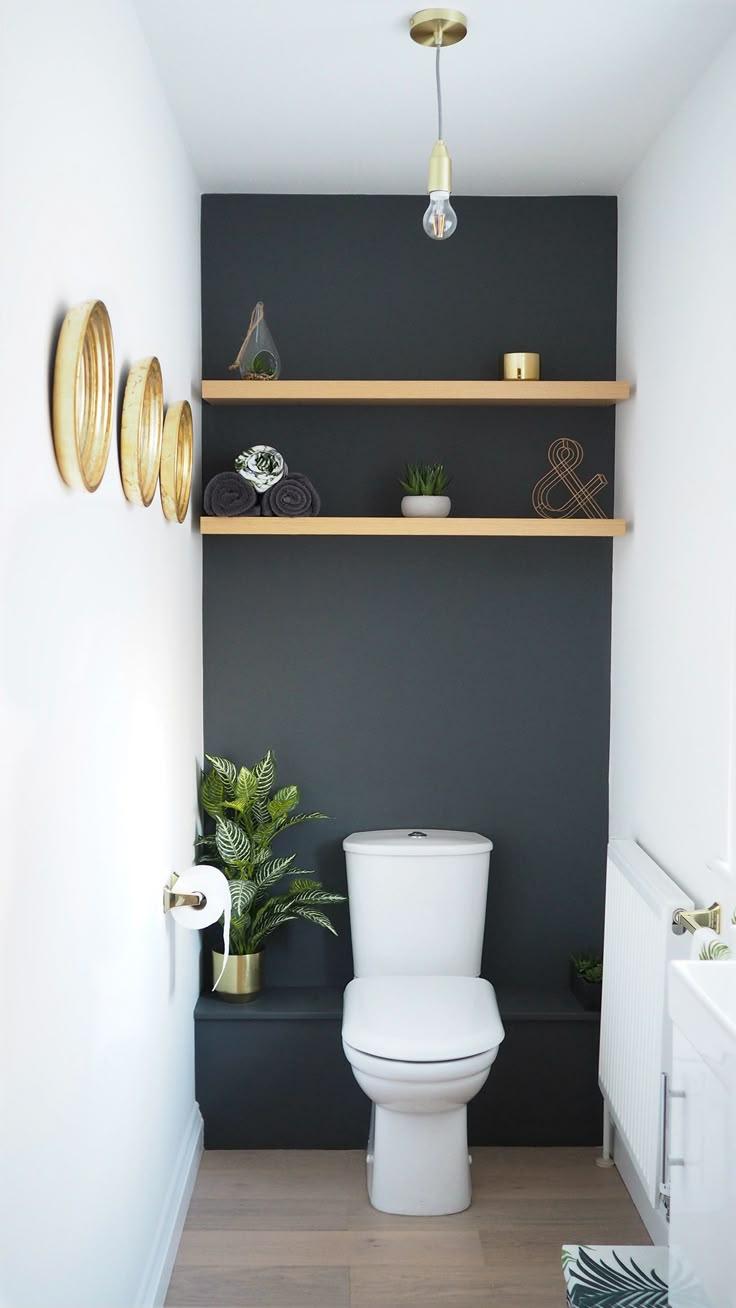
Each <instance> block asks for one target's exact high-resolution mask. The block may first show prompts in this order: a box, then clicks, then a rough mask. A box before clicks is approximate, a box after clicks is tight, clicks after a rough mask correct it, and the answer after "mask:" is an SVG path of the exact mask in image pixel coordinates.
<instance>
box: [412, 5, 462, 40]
mask: <svg viewBox="0 0 736 1308" xmlns="http://www.w3.org/2000/svg"><path fill="white" fill-rule="evenodd" d="M467 34H468V20H467V18H466V17H465V14H462V13H461V12H460V10H459V9H420V10H419V12H418V13H416V14H413V15H412V17H411V18H410V19H409V35H410V37H411V39H412V41H416V42H417V43H418V44H419V45H441V46H442V47H443V48H444V47H445V46H448V45H457V43H458V41H462V39H463V37H464V36H467Z"/></svg>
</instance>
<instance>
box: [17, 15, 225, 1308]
mask: <svg viewBox="0 0 736 1308" xmlns="http://www.w3.org/2000/svg"><path fill="white" fill-rule="evenodd" d="M2 10H3V12H2V44H1V45H0V195H1V196H2V201H1V202H0V252H1V253H0V259H2V276H0V323H1V331H0V342H1V344H0V404H1V405H2V429H1V431H0V449H1V450H2V476H1V477H0V497H1V510H0V537H1V540H2V543H1V546H0V548H1V554H0V611H1V613H2V639H1V644H0V703H1V705H2V710H1V712H2V723H1V725H0V733H1V738H2V742H3V745H2V753H3V771H4V776H3V779H2V781H1V782H0V794H1V796H2V798H1V800H0V804H1V805H2V816H1V817H0V830H1V831H2V869H1V871H0V877H1V881H0V887H1V888H0V894H1V896H2V898H1V901H0V920H1V921H2V934H1V937H0V976H1V977H2V981H1V982H0V995H1V996H2V998H1V1000H0V1006H1V1008H2V1019H1V1021H2V1036H1V1039H0V1050H1V1054H0V1057H1V1058H2V1075H1V1081H2V1084H1V1086H0V1132H1V1133H2V1140H1V1143H2V1159H1V1163H0V1167H1V1171H2V1179H1V1180H0V1191H1V1193H2V1201H3V1211H2V1215H1V1217H0V1232H1V1233H2V1234H1V1237H0V1243H2V1248H3V1253H2V1256H1V1257H0V1300H1V1301H2V1302H5V1303H7V1304H11V1305H13V1308H24V1305H29V1306H31V1305H32V1306H33V1308H42V1306H43V1308H56V1306H58V1308H70V1305H72V1304H74V1305H75V1308H84V1306H85V1305H89V1306H90V1308H92V1306H94V1308H113V1306H116V1305H119V1306H120V1308H122V1306H123V1305H124V1306H125V1308H131V1305H134V1304H137V1303H140V1302H141V1301H142V1300H143V1299H145V1298H146V1296H149V1297H150V1292H151V1286H152V1285H153V1284H154V1283H155V1280H156V1275H157V1268H156V1264H155V1249H154V1246H155V1241H156V1233H157V1224H158V1223H159V1221H160V1218H161V1214H162V1209H163V1208H164V1206H165V1203H166V1196H167V1192H169V1191H170V1187H171V1184H172V1178H174V1175H175V1172H176V1169H177V1166H181V1162H182V1157H181V1148H182V1142H183V1141H184V1139H185V1138H186V1139H188V1140H189V1141H190V1142H191V1140H192V1138H193V1137H192V1132H193V1130H194V1131H195V1135H196V1117H195V1110H194V1086H193V1057H192V1020H191V1012H192V1006H193V1002H194V998H195V994H196V992H197V954H198V939H197V938H196V937H195V936H189V935H186V936H185V935H183V934H182V933H181V932H179V933H176V934H175V932H174V930H173V928H172V924H171V922H170V921H168V920H165V919H164V917H163V914H162V912H161V887H162V884H163V881H164V878H165V877H166V876H167V874H168V873H169V871H170V870H171V869H174V868H177V867H178V868H180V867H182V866H186V865H188V864H189V863H190V862H191V842H192V834H193V830H194V824H195V813H196V793H195V792H196V766H197V760H198V759H199V758H200V757H201V703H202V696H201V652H200V651H201V631H200V624H201V573H200V544H199V540H198V537H197V535H196V532H195V530H194V526H193V523H192V520H191V514H190V518H189V519H188V520H187V522H186V523H185V525H184V526H181V527H179V526H176V525H171V524H169V523H166V522H165V521H164V518H163V516H162V513H161V509H160V504H159V501H158V498H156V500H155V501H154V503H153V504H152V506H151V507H150V509H148V510H144V509H140V508H138V509H134V508H132V507H131V506H129V505H128V504H127V503H126V502H125V500H124V498H123V493H122V488H121V484H120V476H119V470H118V465H117V457H116V454H115V452H114V450H113V452H112V453H111V457H110V461H109V464H108V468H107V473H106V476H105V479H104V481H103V483H102V486H101V488H100V489H99V491H98V492H97V493H96V494H95V495H86V494H84V493H79V492H72V491H69V490H67V489H66V487H65V486H64V485H63V483H62V481H61V479H60V477H59V475H58V473H57V470H56V465H55V462H54V456H53V450H52V444H51V434H50V425H49V388H48V380H49V371H50V362H51V360H52V357H53V349H54V345H55V339H56V335H57V332H58V327H59V324H60V321H61V317H62V315H63V313H64V311H65V309H66V308H67V307H69V306H70V305H72V304H74V303H76V302H78V301H80V300H85V299H88V298H91V297H100V298H101V299H103V300H104V301H105V303H106V304H107V306H108V309H109V311H110V316H111V319H112V325H113V331H114V336H115V346H116V372H117V376H118V379H119V380H120V379H121V378H124V376H125V373H126V369H127V366H128V365H129V363H130V362H131V361H132V360H134V359H136V358H140V357H141V356H144V355H146V354H149V353H157V354H158V355H159V357H160V360H161V364H162V369H163V376H164V385H165V393H166V400H167V402H170V401H172V400H175V399H179V398H189V399H194V397H195V395H196V393H197V392H196V385H195V383H196V379H197V377H198V373H199V247H198V240H199V196H198V186H197V183H196V179H195V177H194V174H193V172H192V169H191V167H190V164H189V162H188V160H187V157H186V155H185V153H184V150H183V147H182V145H181V143H180V140H179V137H178V135H177V131H176V128H175V126H174V123H173V120H172V117H171V115H170V112H169V108H168V105H167V103H166V101H165V99H164V97H163V93H162V91H161V89H160V86H159V83H158V80H157V78H156V75H155V73H154V70H153V68H152V65H151V61H150V59H149V55H148V52H147V48H146V45H145V42H144V40H143V37H142V35H141V32H140V30H139V27H138V20H137V18H136V16H135V13H134V11H133V9H132V7H131V6H130V4H129V2H128V0H104V3H103V4H100V3H99V0H67V3H65V4H62V5H60V4H58V3H56V2H55V0H36V2H35V3H34V4H33V5H21V4H13V5H10V4H3V5H2ZM182 74H183V75H186V76H190V75H191V70H186V69H185V70H182ZM195 427H196V430H197V433H198V431H199V414H198V410H197V408H196V406H195ZM169 1198H171V1194H169Z"/></svg>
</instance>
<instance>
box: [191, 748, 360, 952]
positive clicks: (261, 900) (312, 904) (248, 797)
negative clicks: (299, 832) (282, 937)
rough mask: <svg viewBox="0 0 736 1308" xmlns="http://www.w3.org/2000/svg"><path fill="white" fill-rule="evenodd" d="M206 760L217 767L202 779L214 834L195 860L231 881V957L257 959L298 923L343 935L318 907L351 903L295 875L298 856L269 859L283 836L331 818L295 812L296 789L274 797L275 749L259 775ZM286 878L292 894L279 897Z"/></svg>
mask: <svg viewBox="0 0 736 1308" xmlns="http://www.w3.org/2000/svg"><path fill="white" fill-rule="evenodd" d="M206 757H207V759H208V761H209V762H210V763H211V765H212V766H211V768H210V769H209V771H207V772H205V774H204V776H203V778H202V784H201V787H200V801H201V804H202V808H203V809H204V811H205V813H207V814H208V815H209V817H211V818H212V819H213V821H214V824H215V829H214V832H213V833H211V834H208V835H204V836H198V837H197V839H196V841H195V845H196V859H197V862H198V863H208V864H210V865H214V866H215V867H219V868H220V869H221V871H222V872H224V874H225V876H226V877H227V879H228V881H229V882H230V898H231V901H232V915H231V919H230V953H231V954H256V953H258V952H259V951H260V950H261V949H262V948H263V945H264V942H265V940H266V938H267V937H268V936H270V935H271V934H272V932H274V931H275V930H276V929H277V927H280V926H283V925H284V923H286V922H293V921H295V920H296V919H300V918H301V919H302V920H303V921H305V922H313V923H314V924H315V926H320V927H324V928H325V930H326V931H331V932H332V934H333V935H337V932H336V931H335V928H334V927H333V925H332V923H331V921H330V919H329V918H328V917H327V914H326V913H323V912H322V909H321V907H320V906H321V905H323V904H340V903H342V902H343V901H344V899H345V896H344V895H337V894H333V893H332V891H329V890H325V889H324V888H323V887H322V885H321V883H320V882H319V881H318V880H317V879H316V878H315V876H314V874H313V873H312V872H305V871H303V870H302V869H301V868H295V867H294V860H295V858H296V854H287V855H286V856H285V857H280V858H279V857H276V858H274V857H273V855H272V852H271V844H272V842H273V840H274V839H275V838H276V836H278V835H280V834H281V832H282V831H288V830H289V829H290V828H291V827H296V826H298V825H300V824H301V823H302V822H311V821H313V820H314V819H319V818H326V816H327V815H326V814H325V813H296V812H295V811H294V810H295V809H296V807H297V805H298V803H299V788H298V787H297V786H282V787H281V789H280V790H274V783H275V780H276V765H275V760H274V757H273V754H272V753H271V751H270V750H269V751H268V753H267V754H266V756H265V758H262V759H261V761H260V762H259V763H256V765H255V767H253V768H247V767H241V768H238V767H236V766H235V764H234V763H231V762H230V760H229V759H226V758H219V757H217V756H216V755H213V754H207V755H206ZM287 879H289V882H288V889H286V890H283V891H282V893H280V894H277V893H274V892H275V890H276V887H277V886H278V884H279V882H284V881H286V880H287Z"/></svg>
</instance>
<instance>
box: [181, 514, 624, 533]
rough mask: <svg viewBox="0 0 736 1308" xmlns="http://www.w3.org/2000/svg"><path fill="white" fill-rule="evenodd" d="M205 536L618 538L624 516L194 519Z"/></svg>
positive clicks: (621, 530) (622, 526)
mask: <svg viewBox="0 0 736 1308" xmlns="http://www.w3.org/2000/svg"><path fill="white" fill-rule="evenodd" d="M199 525H200V530H201V532H202V534H203V535H205V536H624V535H625V534H626V521H625V519H624V518H400V517H394V518H321V517H318V518H200V520H199Z"/></svg>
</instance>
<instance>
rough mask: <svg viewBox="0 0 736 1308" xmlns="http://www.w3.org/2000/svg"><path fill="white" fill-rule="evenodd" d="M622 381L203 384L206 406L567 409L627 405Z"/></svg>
mask: <svg viewBox="0 0 736 1308" xmlns="http://www.w3.org/2000/svg"><path fill="white" fill-rule="evenodd" d="M630 392H631V387H630V384H629V382H625V381H434V380H432V381H203V382H202V399H203V400H205V401H206V402H207V403H208V404H508V405H515V404H521V405H528V404H544V405H550V404H566V405H588V406H591V405H595V406H599V407H600V406H602V405H611V404H619V403H620V402H621V401H622V400H628V398H629V394H630Z"/></svg>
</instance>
